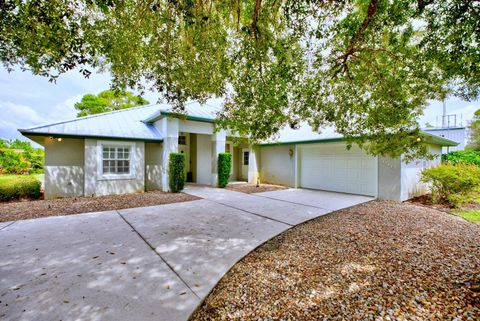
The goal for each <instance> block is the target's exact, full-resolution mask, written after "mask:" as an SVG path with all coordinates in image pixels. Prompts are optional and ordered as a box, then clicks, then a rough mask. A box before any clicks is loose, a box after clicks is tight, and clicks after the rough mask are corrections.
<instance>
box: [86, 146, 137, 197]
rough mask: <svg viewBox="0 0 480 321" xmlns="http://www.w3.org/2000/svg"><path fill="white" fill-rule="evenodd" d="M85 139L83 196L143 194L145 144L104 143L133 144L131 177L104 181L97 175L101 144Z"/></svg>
mask: <svg viewBox="0 0 480 321" xmlns="http://www.w3.org/2000/svg"><path fill="white" fill-rule="evenodd" d="M102 142H104V141H98V140H96V139H85V167H84V168H85V195H86V196H90V195H110V194H127V193H137V192H143V191H144V190H145V143H144V142H138V141H137V142H130V141H123V142H122V141H105V142H107V143H111V144H133V145H132V146H133V147H132V157H133V159H132V160H131V161H132V164H133V173H134V174H133V177H132V178H128V179H124V178H122V179H104V178H102V177H101V176H100V175H99V172H100V171H99V159H100V160H101V158H100V151H101V143H102Z"/></svg>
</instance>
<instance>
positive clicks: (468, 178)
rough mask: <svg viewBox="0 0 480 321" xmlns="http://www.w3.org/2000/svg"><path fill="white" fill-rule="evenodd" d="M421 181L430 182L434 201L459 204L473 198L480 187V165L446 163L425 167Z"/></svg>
mask: <svg viewBox="0 0 480 321" xmlns="http://www.w3.org/2000/svg"><path fill="white" fill-rule="evenodd" d="M421 181H422V182H424V183H429V184H430V190H431V192H432V199H433V201H434V202H449V203H450V204H452V205H454V206H458V205H460V204H461V203H464V202H466V201H468V200H469V199H471V198H472V195H474V194H475V193H476V192H478V189H479V187H480V167H478V166H476V165H467V164H462V163H458V164H452V163H445V164H442V165H438V166H435V167H430V168H427V169H424V170H423V171H422V174H421Z"/></svg>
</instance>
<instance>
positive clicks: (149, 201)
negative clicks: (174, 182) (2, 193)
mask: <svg viewBox="0 0 480 321" xmlns="http://www.w3.org/2000/svg"><path fill="white" fill-rule="evenodd" d="M196 199H198V197H195V196H192V195H188V194H184V193H164V192H160V191H155V192H147V193H138V194H123V195H108V196H97V197H69V198H59V199H52V200H35V201H33V200H24V201H17V202H8V203H0V222H6V221H16V220H24V219H30V218H38V217H45V216H57V215H70V214H79V213H88V212H100V211H110V210H119V209H124V208H133V207H142V206H153V205H161V204H169V203H176V202H185V201H192V200H196Z"/></svg>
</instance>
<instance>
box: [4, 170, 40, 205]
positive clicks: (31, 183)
mask: <svg viewBox="0 0 480 321" xmlns="http://www.w3.org/2000/svg"><path fill="white" fill-rule="evenodd" d="M41 185H42V184H41V183H40V181H39V180H38V179H36V178H35V177H34V176H27V175H18V176H15V175H0V201H3V202H4V201H10V200H13V199H19V198H24V197H28V198H34V199H36V198H39V197H40V188H41Z"/></svg>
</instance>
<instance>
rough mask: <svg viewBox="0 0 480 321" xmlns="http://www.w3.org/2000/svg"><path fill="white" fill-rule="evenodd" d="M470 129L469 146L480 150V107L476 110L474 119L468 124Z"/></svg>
mask: <svg viewBox="0 0 480 321" xmlns="http://www.w3.org/2000/svg"><path fill="white" fill-rule="evenodd" d="M468 130H469V134H470V137H469V141H468V145H467V148H469V149H474V150H477V151H480V109H478V110H477V111H476V112H475V115H474V117H473V121H472V123H471V124H470V126H468Z"/></svg>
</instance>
